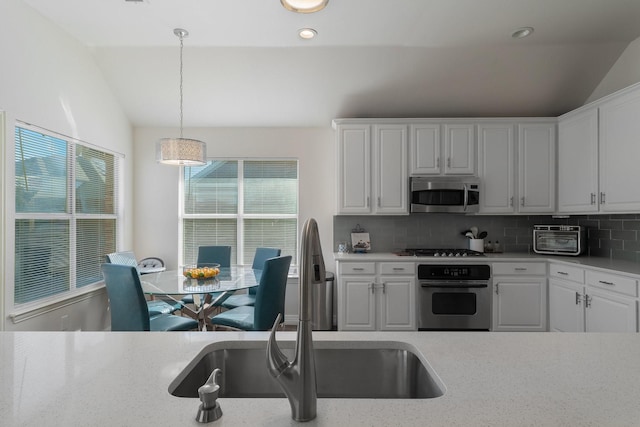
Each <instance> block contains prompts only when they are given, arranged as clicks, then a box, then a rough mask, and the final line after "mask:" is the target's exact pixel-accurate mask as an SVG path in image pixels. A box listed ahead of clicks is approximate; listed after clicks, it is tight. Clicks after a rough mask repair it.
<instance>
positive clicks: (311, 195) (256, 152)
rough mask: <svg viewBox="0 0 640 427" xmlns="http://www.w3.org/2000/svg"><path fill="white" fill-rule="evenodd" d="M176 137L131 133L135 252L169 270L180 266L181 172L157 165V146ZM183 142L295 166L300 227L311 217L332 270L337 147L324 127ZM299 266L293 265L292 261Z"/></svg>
mask: <svg viewBox="0 0 640 427" xmlns="http://www.w3.org/2000/svg"><path fill="white" fill-rule="evenodd" d="M177 135H178V130H177V129H165V128H138V129H135V131H134V141H135V142H134V158H135V159H136V161H135V168H134V169H135V170H134V182H135V186H134V201H133V210H134V232H133V236H134V247H133V250H134V251H135V253H136V256H137V257H138V258H143V257H147V256H159V257H160V258H162V259H164V260H165V263H166V264H167V267H168V268H170V269H172V268H177V266H178V253H179V248H178V179H179V175H178V172H179V170H180V169H179V168H178V167H175V166H167V165H161V164H158V163H157V162H156V160H155V143H156V141H157V140H158V139H160V138H163V137H173V136H177ZM184 135H185V137H187V138H195V139H200V140H202V141H205V142H206V143H207V154H208V156H209V157H211V158H214V157H215V158H256V157H265V158H295V159H298V161H299V171H300V176H299V186H300V187H299V188H300V199H299V206H300V212H299V217H300V227H301V226H302V224H303V223H304V221H305V220H306V219H307V218H309V217H314V218H315V219H316V221H318V228H319V231H320V239H321V242H322V249H323V252H324V258H325V264H327V265H328V268H329V269H331V266H332V265H333V255H332V252H333V211H334V205H335V203H334V194H335V191H334V188H335V175H336V173H335V143H334V140H335V138H334V132H333V129H332V128H331V126H330V124H327V127H326V129H325V128H215V129H214V128H204V129H185V130H184ZM294 262H296V263H297V261H294Z"/></svg>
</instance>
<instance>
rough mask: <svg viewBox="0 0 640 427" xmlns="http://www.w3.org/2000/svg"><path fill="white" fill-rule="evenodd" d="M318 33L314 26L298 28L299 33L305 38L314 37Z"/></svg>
mask: <svg viewBox="0 0 640 427" xmlns="http://www.w3.org/2000/svg"><path fill="white" fill-rule="evenodd" d="M316 34H318V32H317V31H316V30H314V29H313V28H301V29H300V30H298V35H299V36H300V38H303V39H305V40H309V39H312V38H314V37H315V36H316Z"/></svg>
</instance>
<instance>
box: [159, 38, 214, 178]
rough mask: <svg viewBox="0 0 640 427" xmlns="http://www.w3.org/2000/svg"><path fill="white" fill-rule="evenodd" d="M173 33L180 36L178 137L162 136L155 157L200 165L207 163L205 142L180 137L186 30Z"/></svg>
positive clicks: (176, 163) (177, 162)
mask: <svg viewBox="0 0 640 427" xmlns="http://www.w3.org/2000/svg"><path fill="white" fill-rule="evenodd" d="M173 34H175V35H176V36H178V37H179V38H180V137H179V138H163V139H161V140H160V141H158V143H157V144H156V158H157V160H158V162H159V163H163V164H166V165H177V166H202V165H204V164H206V163H207V144H205V143H204V142H202V141H198V140H197V139H189V138H183V137H182V116H183V110H182V97H183V95H182V49H183V47H184V43H183V39H184V38H185V37H187V36H188V35H189V32H188V31H187V30H183V29H181V28H176V29H175V30H173Z"/></svg>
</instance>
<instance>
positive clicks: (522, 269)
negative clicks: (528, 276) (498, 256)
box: [514, 267, 527, 271]
mask: <svg viewBox="0 0 640 427" xmlns="http://www.w3.org/2000/svg"><path fill="white" fill-rule="evenodd" d="M514 270H516V271H527V269H526V268H525V267H516V268H515V269H514Z"/></svg>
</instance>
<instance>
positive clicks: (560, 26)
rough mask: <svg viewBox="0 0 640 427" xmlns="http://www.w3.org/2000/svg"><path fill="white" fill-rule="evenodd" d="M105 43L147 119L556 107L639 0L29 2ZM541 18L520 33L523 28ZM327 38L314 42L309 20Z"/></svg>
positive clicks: (599, 65)
mask: <svg viewBox="0 0 640 427" xmlns="http://www.w3.org/2000/svg"><path fill="white" fill-rule="evenodd" d="M23 1H24V2H25V3H27V4H29V5H31V6H32V7H33V8H35V9H36V10H37V11H39V12H40V13H41V14H42V15H44V16H46V17H47V18H48V19H50V20H51V21H53V22H54V23H55V24H56V25H57V26H59V27H60V28H62V29H63V30H65V31H67V32H68V33H70V34H71V35H72V36H73V37H75V38H77V39H78V40H79V41H80V42H81V43H83V44H85V45H87V46H88V47H89V48H90V49H91V51H92V52H93V54H94V56H95V58H96V61H97V63H98V65H99V66H100V68H101V69H102V72H103V73H104V76H105V78H106V80H107V82H108V84H109V85H110V86H111V88H112V89H113V92H114V94H115V95H116V96H117V98H118V99H119V101H120V103H121V104H122V106H123V108H124V110H125V112H126V114H127V115H128V116H129V118H130V120H131V122H132V123H133V124H134V125H135V126H176V125H177V124H178V120H179V111H178V105H179V104H178V103H179V98H178V84H179V73H178V71H179V40H178V38H177V37H176V36H175V35H174V34H173V29H174V28H185V29H187V30H188V31H189V33H190V35H189V37H187V38H186V39H185V41H184V45H185V48H184V124H185V126H203V127H209V126H328V125H329V123H330V121H331V119H333V118H337V117H464V116H473V117H481V116H485V117H486V116H556V115H559V114H562V113H564V112H566V111H569V110H571V109H573V108H576V107H578V106H580V105H582V104H583V103H584V101H585V100H586V99H587V98H588V97H589V95H591V93H592V92H593V91H594V89H595V88H596V86H597V85H598V83H600V81H601V80H602V78H603V77H604V76H605V74H606V73H607V71H608V70H609V69H610V68H611V66H612V65H613V64H614V62H615V61H616V59H617V58H618V57H619V56H620V54H621V53H622V51H623V50H624V49H625V47H626V46H627V45H628V44H629V43H630V42H631V41H633V40H635V39H636V38H638V37H640V24H639V23H640V1H639V0H330V1H329V5H328V6H327V8H326V9H325V10H323V11H321V12H318V13H315V14H296V13H293V12H289V11H287V10H286V9H284V8H283V7H282V6H281V5H280V1H279V0H226V1H223V0H144V1H142V2H127V1H125V0H109V1H106V0H56V1H51V0H23ZM522 26H532V27H534V28H535V32H534V34H533V35H532V36H530V37H529V38H526V39H521V40H516V39H512V38H511V37H510V34H511V32H512V31H513V30H514V29H516V28H518V27H522ZM302 27H312V28H314V29H315V30H316V31H317V32H318V36H317V37H316V38H315V39H313V40H310V41H304V40H302V39H300V38H299V37H298V36H297V31H296V30H297V29H299V28H302Z"/></svg>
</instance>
